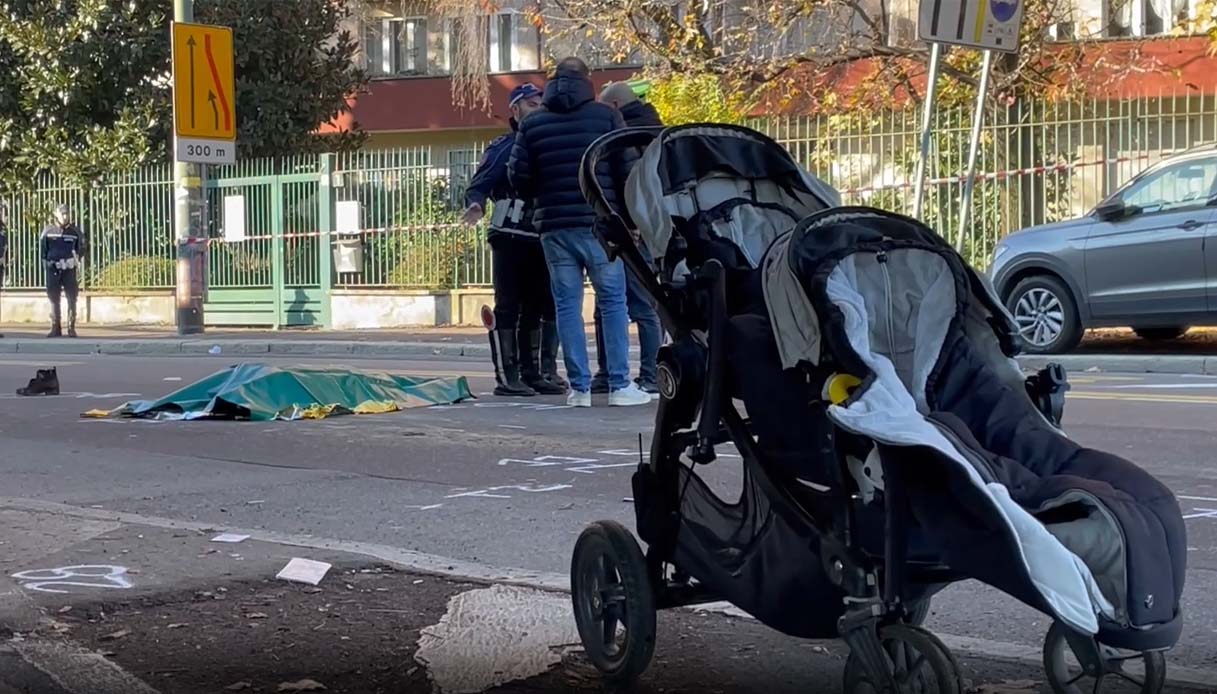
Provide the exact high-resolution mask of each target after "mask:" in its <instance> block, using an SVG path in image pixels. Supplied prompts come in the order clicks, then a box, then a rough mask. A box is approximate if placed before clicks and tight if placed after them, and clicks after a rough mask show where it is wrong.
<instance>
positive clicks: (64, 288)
mask: <svg viewBox="0 0 1217 694" xmlns="http://www.w3.org/2000/svg"><path fill="white" fill-rule="evenodd" d="M38 245H39V248H40V251H41V255H42V264H43V266H44V267H45V268H46V295H47V298H48V299H50V300H51V332H49V333H47V337H62V336H63V322H62V321H61V320H60V313H59V312H60V308H59V299H60V295H61V294H66V295H67V298H68V337H76V296H77V294H78V293H79V292H80V284H79V276H78V271H79V269H80V266H81V258H83V257H84V254H85V239H84V234H83V233H81V231H80V228H79V227H77V226H76V225H75V224H73V223H72V210H71V208H69V207H68V206H67V205H60V206H58V207H56V208H55V222H54V223H53V224H48V225H47V226H46V228H45V229H43V230H42V236H41V238H40V239H39V244H38Z"/></svg>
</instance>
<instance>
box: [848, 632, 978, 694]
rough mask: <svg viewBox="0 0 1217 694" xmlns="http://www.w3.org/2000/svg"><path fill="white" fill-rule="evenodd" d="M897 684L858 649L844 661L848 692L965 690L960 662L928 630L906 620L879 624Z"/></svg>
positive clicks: (939, 693) (944, 693) (943, 693)
mask: <svg viewBox="0 0 1217 694" xmlns="http://www.w3.org/2000/svg"><path fill="white" fill-rule="evenodd" d="M879 641H880V642H881V643H882V644H883V651H884V653H885V654H886V655H887V660H888V665H889V667H891V672H892V674H893V677H894V679H895V687H894V688H893V686H892V685H891V683H889V682H887V681H885V680H886V678H885V677H884V676H883V674H882V673H877V672H872V671H871V668H868V667H867V666H866V665H865V664H864V663H863V660H862V658H861V656H859V655H858V654H857V653H854V652H851V653H850V654H849V658H848V659H847V660H846V661H845V694H963V690H964V689H963V679H962V677H961V676H960V674H959V663H958V662H956V660H955V656H954V655H952V654H951V651H950V649H948V648H947V647H946V646H945V645H943V643H942V641H940V640H938V637H937V636H934V635H933V634H932V633H930V632H929V631H927V630H925V629H923V628H921V627H916V626H909V625H907V624H889V625H887V626H884V627H880V628H879Z"/></svg>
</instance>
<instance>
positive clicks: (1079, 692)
mask: <svg viewBox="0 0 1217 694" xmlns="http://www.w3.org/2000/svg"><path fill="white" fill-rule="evenodd" d="M1084 638H1089V637H1084ZM1087 650H1090V649H1087ZM1071 652H1072V653H1073V655H1074V659H1075V660H1076V661H1078V662H1070V661H1069V660H1068V659H1067V657H1066V656H1067V655H1068V654H1069V653H1071ZM1097 652H1098V653H1099V657H1100V659H1101V660H1100V662H1098V663H1090V664H1089V666H1088V667H1083V666H1082V665H1079V664H1078V663H1081V662H1085V660H1088V658H1083V657H1080V656H1081V654H1079V653H1077V652H1076V651H1074V648H1073V646H1072V645H1071V644H1070V643H1069V636H1068V632H1067V627H1065V626H1063V625H1062V624H1061V623H1060V622H1054V623H1053V625H1052V627H1051V628H1050V629H1049V630H1048V636H1047V638H1045V639H1044V673H1045V674H1046V675H1047V676H1048V684H1049V685H1051V686H1052V691H1053V692H1054V693H1055V694H1091V692H1101V691H1102V684H1103V681H1104V680H1109V679H1112V680H1124V681H1126V682H1129V683H1132V684H1133V685H1135V686H1137V687H1139V689H1138V690H1137V691H1139V692H1141V694H1159V692H1161V691H1162V690H1163V689H1164V688H1165V687H1166V658H1165V656H1163V655H1162V653H1161V652H1160V651H1147V652H1144V653H1133V654H1127V655H1122V654H1120V653H1119V652H1117V651H1115V650H1114V649H1111V648H1108V647H1106V646H1099V648H1098V649H1097ZM1135 661H1141V668H1140V669H1141V672H1128V671H1127V670H1126V669H1125V665H1127V664H1129V663H1132V662H1135ZM1096 680H1097V681H1096ZM1083 683H1085V684H1084V685H1083Z"/></svg>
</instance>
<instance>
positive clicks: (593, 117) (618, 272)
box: [508, 58, 651, 407]
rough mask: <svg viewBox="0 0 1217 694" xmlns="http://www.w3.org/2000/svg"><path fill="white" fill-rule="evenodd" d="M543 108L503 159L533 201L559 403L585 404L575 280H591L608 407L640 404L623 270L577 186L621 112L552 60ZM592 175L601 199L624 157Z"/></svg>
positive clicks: (612, 190) (614, 185) (621, 174)
mask: <svg viewBox="0 0 1217 694" xmlns="http://www.w3.org/2000/svg"><path fill="white" fill-rule="evenodd" d="M541 103H542V107H543V110H541V111H538V112H536V113H533V114H532V115H531V116H529V117H528V118H526V119H524V121H523V122H521V123H520V129H519V132H517V134H516V141H515V146H514V147H513V149H512V153H511V161H510V162H509V164H508V179H509V180H510V182H511V184H512V186H513V187H514V188H515V190H516V191H517V192H518V194H519V195H520V196H521V197H524V198H526V199H528V198H531V199H532V200H533V210H534V212H533V225H534V226H535V227H536V229H537V231H539V232H540V233H541V246H542V248H543V249H544V250H545V261H546V264H547V265H549V278H550V288H551V289H552V290H553V295H554V303H555V305H556V307H557V314H558V336H559V339H560V341H561V343H562V356H563V359H564V360H565V362H566V376H567V379H568V380H569V381H570V387H571V392H570V394H569V395H568V397H567V402H568V404H570V405H573V406H575V407H591V404H592V396H591V376H592V375H591V372H590V370H589V369H588V361H587V333H586V332H585V331H584V322H583V278H584V273H585V272H586V273H587V276H588V277H590V278H591V281H592V286H593V287H594V288H595V290H596V305H597V307H598V308H599V309H600V314H601V317H602V319H603V322H604V346H605V359H606V362H607V366H608V372H609V374H608V375H609V405H617V406H624V405H643V404H646V403H648V402H650V400H651V397H650V396H649V395H648V394H646V393H644V392H642V391H641V390H640V389H639V388H638V386H637V385H635V384H634V383H632V382H630V377H629V375H630V365H629V344H630V343H629V332H628V327H627V326H628V320H629V319H628V317H627V314H626V305H625V267H624V266H623V265H622V263H621V261H614V262H609V259H608V256H607V255H606V254H605V252H604V249H603V248H602V247H601V245H600V243H599V241H597V240H596V237H595V235H594V234H593V232H592V225H593V223H594V222H595V218H596V217H595V213H594V212H593V211H592V208H591V206H590V205H589V204H588V202H587V200H585V199H584V197H583V193H582V191H580V189H579V164H580V162H581V161H582V159H583V154H584V152H586V151H587V148H588V147H589V146H590V145H591V144H592V143H593V142H595V141H596V139H597V138H599V137H600V136H602V135H604V134H606V133H610V132H612V131H614V130H619V129H621V128H624V127H625V122H624V121H623V120H622V118H621V114H620V113H618V111H617V110H616V109H614V108H613V107H611V106H608V105H607V104H601V103H599V102H597V101H596V94H595V91H594V89H593V87H592V82H591V78H590V76H589V71H588V68H587V65H586V64H585V63H584V62H583V61H582V60H579V59H578V58H566V59H565V60H563V61H562V62H561V63H559V64H558V68H557V70H556V72H555V73H554V77H553V79H551V80H550V81H549V83H548V84H546V85H545V96H544V97H543V99H542V102H541ZM614 159H615V161H607V162H604V163H603V170H602V171H601V172H598V175H599V178H600V185H601V187H602V188H603V189H604V191H605V194H606V195H607V196H608V198H609V200H608V202H609V204H610V205H613V204H616V191H617V190H618V189H619V188H620V185H619V183H620V182H623V181H624V180H625V176H626V174H627V173H628V166H629V164H630V163H631V162H628V161H625V160H622V159H617V158H614Z"/></svg>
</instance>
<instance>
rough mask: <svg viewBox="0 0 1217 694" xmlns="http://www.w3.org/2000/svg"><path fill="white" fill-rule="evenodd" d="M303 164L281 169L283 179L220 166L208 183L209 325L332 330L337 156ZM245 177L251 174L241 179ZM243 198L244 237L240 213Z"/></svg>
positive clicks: (279, 165) (278, 175) (206, 308)
mask: <svg viewBox="0 0 1217 694" xmlns="http://www.w3.org/2000/svg"><path fill="white" fill-rule="evenodd" d="M316 161H317V160H312V161H311V162H309V163H307V164H303V165H296V166H292V165H288V164H285V163H284V162H276V165H275V169H277V170H278V171H279V173H274V174H263V175H253V176H250V175H245V176H240V175H235V176H234V175H232V173H234V172H229V171H225V168H227V167H225V168H220V167H217V168H216V169H214V170H213V171H214V172H215V173H213V174H212V175H211V176H209V177H208V180H207V181H206V183H205V187H206V193H207V207H208V210H209V214H208V225H209V229H208V253H207V301H206V303H205V305H204V320H205V322H206V324H207V325H209V326H253V327H269V328H276V329H277V328H287V327H307V326H317V327H324V326H327V325H328V324H329V294H330V289H331V287H332V286H333V285H332V278H331V267H332V257H331V255H330V252H329V239H330V234H329V232H330V230H331V228H332V227H331V224H332V221H333V214H332V204H333V203H332V188H331V186H330V179H329V176H330V170H331V166H332V157H331V156H323V157H321V160H320V166H318V165H317V164H316V163H314V162H316ZM239 173H245V172H239ZM233 196H240V198H242V199H243V203H244V204H243V205H242V207H243V208H244V210H243V217H244V218H243V220H242V221H243V223H244V236H243V238H241V237H235V238H234V236H233V231H234V229H235V228H236V220H231V219H226V217H227V216H230V214H231V213H232V210H233V209H234V208H230V207H229V206H228V205H226V200H225V199H226V198H229V197H233Z"/></svg>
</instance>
